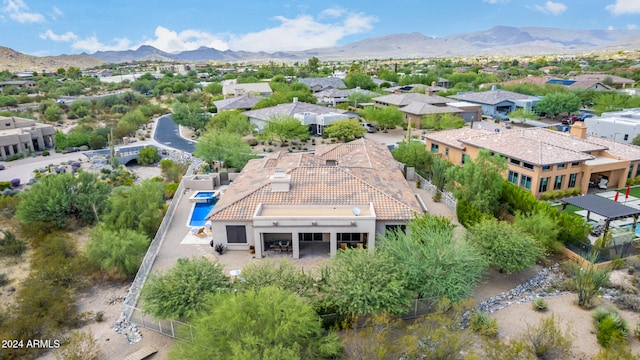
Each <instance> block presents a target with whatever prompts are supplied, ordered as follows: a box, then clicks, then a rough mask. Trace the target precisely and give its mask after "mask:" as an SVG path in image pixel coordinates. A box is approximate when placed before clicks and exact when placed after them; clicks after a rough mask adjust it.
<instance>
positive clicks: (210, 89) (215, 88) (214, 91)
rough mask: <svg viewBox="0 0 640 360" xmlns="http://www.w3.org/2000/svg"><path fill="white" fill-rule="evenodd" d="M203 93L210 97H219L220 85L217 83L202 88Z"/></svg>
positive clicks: (220, 92)
mask: <svg viewBox="0 0 640 360" xmlns="http://www.w3.org/2000/svg"><path fill="white" fill-rule="evenodd" d="M204 92H206V93H207V94H211V95H220V94H222V85H220V84H218V83H211V84H209V85H207V86H205V87H204Z"/></svg>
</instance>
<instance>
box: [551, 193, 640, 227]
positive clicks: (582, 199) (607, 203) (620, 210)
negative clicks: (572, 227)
mask: <svg viewBox="0 0 640 360" xmlns="http://www.w3.org/2000/svg"><path fill="white" fill-rule="evenodd" d="M561 201H562V210H563V211H564V210H565V209H566V208H567V205H573V206H577V207H579V208H582V209H584V210H587V221H589V216H590V215H591V213H594V214H597V215H600V216H602V217H604V218H605V222H604V233H605V234H606V233H607V231H609V223H611V221H613V220H619V219H625V218H629V217H633V227H632V230H631V231H633V232H635V231H636V225H637V224H638V216H640V210H638V209H634V208H632V207H629V206H626V205H623V204H620V203H618V202H615V201H611V200H609V199H607V198H604V197H602V196H598V195H583V196H575V197H571V198H568V199H562V200H561Z"/></svg>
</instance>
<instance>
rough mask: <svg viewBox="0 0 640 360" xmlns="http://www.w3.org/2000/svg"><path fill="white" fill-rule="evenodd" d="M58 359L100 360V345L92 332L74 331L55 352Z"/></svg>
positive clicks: (101, 357)
mask: <svg viewBox="0 0 640 360" xmlns="http://www.w3.org/2000/svg"><path fill="white" fill-rule="evenodd" d="M54 355H55V358H56V360H63V359H64V360H80V359H82V360H100V359H103V356H102V354H101V351H100V345H99V344H98V342H97V341H96V339H95V338H94V337H93V334H92V333H91V332H80V331H72V332H71V333H70V334H69V336H68V337H67V338H66V339H65V342H64V344H63V346H62V347H61V348H59V349H58V350H56V351H55V352H54Z"/></svg>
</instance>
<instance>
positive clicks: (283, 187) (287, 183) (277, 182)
mask: <svg viewBox="0 0 640 360" xmlns="http://www.w3.org/2000/svg"><path fill="white" fill-rule="evenodd" d="M269 181H270V182H271V192H288V191H289V189H290V188H291V175H290V174H287V173H286V172H285V171H284V170H276V171H275V172H274V173H273V175H271V177H270V178H269Z"/></svg>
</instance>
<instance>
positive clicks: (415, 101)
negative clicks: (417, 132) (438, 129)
mask: <svg viewBox="0 0 640 360" xmlns="http://www.w3.org/2000/svg"><path fill="white" fill-rule="evenodd" d="M421 86H423V87H424V85H421ZM371 100H372V101H373V102H374V104H375V105H376V106H396V107H397V108H398V110H400V111H402V112H403V113H404V121H405V122H406V123H407V124H412V125H413V126H414V127H415V128H417V129H419V128H420V127H421V124H420V122H421V120H422V118H423V117H424V116H425V115H428V114H445V113H451V114H456V115H461V114H462V113H463V112H464V111H463V110H461V109H458V108H455V107H453V106H449V105H448V103H453V101H451V99H449V98H446V97H442V96H438V95H426V94H421V93H406V94H403V93H401V94H391V95H383V96H378V97H375V98H373V99H371Z"/></svg>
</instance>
